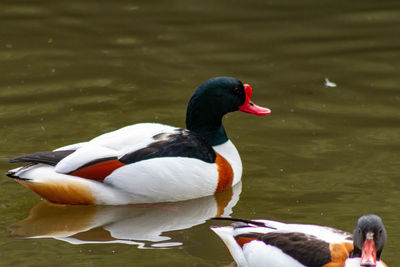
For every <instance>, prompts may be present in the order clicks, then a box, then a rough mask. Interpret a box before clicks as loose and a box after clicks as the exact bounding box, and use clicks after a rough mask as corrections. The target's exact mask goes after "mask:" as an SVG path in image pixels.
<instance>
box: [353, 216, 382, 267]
mask: <svg viewBox="0 0 400 267" xmlns="http://www.w3.org/2000/svg"><path fill="white" fill-rule="evenodd" d="M385 242H386V229H385V226H384V225H383V222H382V219H381V218H380V217H379V216H377V215H374V214H369V215H364V216H361V217H360V218H359V219H358V222H357V225H356V227H355V228H354V232H353V244H354V251H353V255H352V256H353V257H361V266H375V265H376V260H379V259H380V257H381V253H382V250H383V247H384V245H385Z"/></svg>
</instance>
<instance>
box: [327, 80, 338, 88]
mask: <svg viewBox="0 0 400 267" xmlns="http://www.w3.org/2000/svg"><path fill="white" fill-rule="evenodd" d="M325 86H326V87H336V83H334V82H331V81H329V80H328V78H325Z"/></svg>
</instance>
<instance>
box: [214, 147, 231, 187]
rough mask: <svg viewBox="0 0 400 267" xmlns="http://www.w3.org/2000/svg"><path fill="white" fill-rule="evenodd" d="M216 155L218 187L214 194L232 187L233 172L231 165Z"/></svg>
mask: <svg viewBox="0 0 400 267" xmlns="http://www.w3.org/2000/svg"><path fill="white" fill-rule="evenodd" d="M216 154H217V157H216V158H215V163H216V164H217V166H218V185H217V189H216V190H215V193H218V192H222V191H224V190H226V189H228V188H230V187H232V180H233V170H232V166H231V164H229V162H228V161H227V160H226V159H225V158H224V157H222V156H221V155H220V154H218V153H216Z"/></svg>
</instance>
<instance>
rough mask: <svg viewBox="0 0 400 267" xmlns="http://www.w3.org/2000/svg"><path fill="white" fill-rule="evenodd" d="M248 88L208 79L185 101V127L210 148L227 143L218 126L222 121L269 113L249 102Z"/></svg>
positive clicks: (234, 82) (223, 79) (227, 79)
mask: <svg viewBox="0 0 400 267" xmlns="http://www.w3.org/2000/svg"><path fill="white" fill-rule="evenodd" d="M251 94H252V89H251V87H250V85H248V84H243V83H242V82H241V81H239V80H237V79H235V78H230V77H217V78H212V79H210V80H208V81H206V82H204V83H203V84H201V85H200V86H199V87H198V88H197V89H196V91H195V92H194V94H193V96H192V98H191V99H190V101H189V104H188V109H187V113H186V127H187V128H188V129H189V130H191V131H194V132H196V133H198V134H200V135H201V136H202V137H203V138H205V139H206V140H207V141H208V143H210V144H211V145H213V146H215V145H219V144H222V143H224V142H226V141H227V140H228V137H227V136H226V133H225V129H224V127H223V126H222V117H223V116H224V115H225V114H226V113H228V112H232V111H236V110H240V111H243V112H246V113H252V114H255V115H258V116H264V115H268V114H270V113H271V111H270V110H269V109H267V108H262V107H259V106H257V105H255V104H254V103H253V102H251V100H250V97H251Z"/></svg>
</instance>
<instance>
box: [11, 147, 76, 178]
mask: <svg viewBox="0 0 400 267" xmlns="http://www.w3.org/2000/svg"><path fill="white" fill-rule="evenodd" d="M74 151H75V150H60V151H47V152H37V153H33V154H28V155H24V156H20V157H16V158H13V159H11V160H9V161H8V162H10V163H15V162H31V163H44V164H48V165H51V166H55V165H57V163H58V162H60V160H62V159H63V158H65V157H66V156H68V155H70V154H71V153H73V152H74ZM7 176H9V175H8V174H7ZM9 177H10V176H9Z"/></svg>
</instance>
